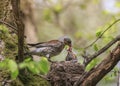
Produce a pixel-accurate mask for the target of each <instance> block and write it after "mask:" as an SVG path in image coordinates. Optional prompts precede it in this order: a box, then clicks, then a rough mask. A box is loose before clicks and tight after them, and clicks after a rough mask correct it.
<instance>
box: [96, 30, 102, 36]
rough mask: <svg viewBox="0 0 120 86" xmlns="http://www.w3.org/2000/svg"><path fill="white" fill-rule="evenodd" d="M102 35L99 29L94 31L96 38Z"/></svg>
mask: <svg viewBox="0 0 120 86" xmlns="http://www.w3.org/2000/svg"><path fill="white" fill-rule="evenodd" d="M101 34H102V30H101V29H98V30H97V31H96V37H100V35H101Z"/></svg>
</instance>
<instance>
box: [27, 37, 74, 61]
mask: <svg viewBox="0 0 120 86" xmlns="http://www.w3.org/2000/svg"><path fill="white" fill-rule="evenodd" d="M28 45H29V46H32V47H35V48H36V49H35V50H33V51H30V52H28V53H26V54H30V55H37V56H44V57H47V58H48V61H50V62H52V61H51V60H50V58H51V57H53V56H56V55H58V54H60V53H61V51H62V50H63V49H64V47H65V45H68V46H69V47H72V44H71V39H70V38H68V37H66V36H64V37H62V38H60V39H58V40H51V41H47V42H41V43H36V44H28Z"/></svg>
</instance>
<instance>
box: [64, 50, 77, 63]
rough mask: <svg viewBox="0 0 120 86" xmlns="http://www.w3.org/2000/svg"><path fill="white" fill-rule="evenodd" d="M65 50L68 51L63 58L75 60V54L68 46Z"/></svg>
mask: <svg viewBox="0 0 120 86" xmlns="http://www.w3.org/2000/svg"><path fill="white" fill-rule="evenodd" d="M67 51H68V54H67V56H66V59H65V60H66V61H73V62H77V56H76V55H75V54H74V53H73V52H72V48H69V49H68V50H67Z"/></svg>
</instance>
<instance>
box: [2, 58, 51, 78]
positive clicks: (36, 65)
mask: <svg viewBox="0 0 120 86" xmlns="http://www.w3.org/2000/svg"><path fill="white" fill-rule="evenodd" d="M23 68H24V69H25V68H27V69H28V70H29V71H31V72H32V73H33V74H47V73H48V71H49V64H48V61H47V59H46V58H44V57H43V58H42V59H41V60H40V61H38V62H35V61H32V60H31V59H30V58H28V59H25V60H24V61H23V62H22V63H19V64H17V63H16V62H15V61H14V60H11V59H5V60H3V61H1V62H0V69H3V70H7V71H9V72H10V75H11V78H12V79H16V78H17V76H18V74H19V70H21V69H23Z"/></svg>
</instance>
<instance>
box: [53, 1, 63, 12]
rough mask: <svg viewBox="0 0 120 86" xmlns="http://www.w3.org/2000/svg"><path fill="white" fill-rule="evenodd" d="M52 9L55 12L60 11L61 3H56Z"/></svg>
mask: <svg viewBox="0 0 120 86" xmlns="http://www.w3.org/2000/svg"><path fill="white" fill-rule="evenodd" d="M54 10H55V12H57V13H60V12H61V11H62V5H61V4H59V3H58V4H56V5H55V6H54Z"/></svg>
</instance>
